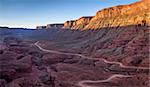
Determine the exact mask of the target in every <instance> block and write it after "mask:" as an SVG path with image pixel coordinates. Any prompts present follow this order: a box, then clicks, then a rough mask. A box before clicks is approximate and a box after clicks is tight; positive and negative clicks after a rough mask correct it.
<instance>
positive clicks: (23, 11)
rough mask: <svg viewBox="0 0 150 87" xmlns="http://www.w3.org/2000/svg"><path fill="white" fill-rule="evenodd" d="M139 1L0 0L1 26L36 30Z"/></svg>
mask: <svg viewBox="0 0 150 87" xmlns="http://www.w3.org/2000/svg"><path fill="white" fill-rule="evenodd" d="M136 1H138V0H0V26H7V27H23V28H35V27H36V26H39V25H47V24H51V23H64V22H65V21H67V20H74V19H78V18H79V17H82V16H94V15H95V14H96V12H97V11H99V10H101V9H103V8H107V7H111V6H116V5H123V4H130V3H133V2H136Z"/></svg>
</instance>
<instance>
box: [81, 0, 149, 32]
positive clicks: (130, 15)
mask: <svg viewBox="0 0 150 87" xmlns="http://www.w3.org/2000/svg"><path fill="white" fill-rule="evenodd" d="M149 8H150V1H149V0H143V1H139V2H136V3H133V4H129V5H120V6H114V7H110V8H105V9H103V10H100V11H98V12H97V13H96V16H95V17H94V18H92V20H91V21H90V23H89V24H88V25H87V26H86V27H85V28H84V29H99V28H103V27H119V26H127V25H139V26H148V25H150V21H149V20H150V9H149Z"/></svg>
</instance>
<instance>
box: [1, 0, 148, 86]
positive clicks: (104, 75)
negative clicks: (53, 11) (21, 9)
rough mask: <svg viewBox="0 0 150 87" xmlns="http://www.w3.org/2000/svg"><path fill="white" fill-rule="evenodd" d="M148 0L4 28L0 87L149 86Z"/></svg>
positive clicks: (2, 30)
mask: <svg viewBox="0 0 150 87" xmlns="http://www.w3.org/2000/svg"><path fill="white" fill-rule="evenodd" d="M149 26H150V1H149V0H141V1H138V2H135V3H132V4H129V5H120V6H114V7H110V8H105V9H102V10H100V11H98V12H97V13H96V15H95V16H87V17H81V18H79V19H77V20H71V21H66V22H65V23H62V24H47V26H37V29H16V28H8V27H0V87H149V86H150V82H149V80H150V78H149V71H150V67H149V65H150V63H149V46H150V44H149V36H150V27H149Z"/></svg>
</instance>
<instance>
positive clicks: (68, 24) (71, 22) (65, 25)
mask: <svg viewBox="0 0 150 87" xmlns="http://www.w3.org/2000/svg"><path fill="white" fill-rule="evenodd" d="M74 22H75V20H71V21H66V22H65V23H64V28H71V27H72V26H73V25H74Z"/></svg>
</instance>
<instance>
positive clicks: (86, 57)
mask: <svg viewBox="0 0 150 87" xmlns="http://www.w3.org/2000/svg"><path fill="white" fill-rule="evenodd" d="M38 43H39V42H36V43H34V45H35V46H37V47H38V48H39V49H40V50H41V51H44V52H49V53H56V54H64V55H74V56H80V57H82V58H85V59H92V60H102V61H104V62H105V63H109V64H118V65H119V66H120V67H122V68H130V69H149V68H148V67H135V66H126V65H123V64H122V63H120V62H112V61H107V60H105V59H100V58H92V57H88V56H84V55H82V54H74V53H65V52H60V51H54V50H47V49H44V48H42V47H41V46H39V45H38ZM117 77H120V78H121V77H122V78H123V77H124V78H125V77H132V76H131V75H120V74H114V75H112V76H110V77H109V78H107V79H105V80H98V81H92V80H82V81H80V82H79V83H78V84H77V85H78V86H80V87H95V86H88V85H86V84H85V83H101V82H109V81H111V80H112V79H113V78H117Z"/></svg>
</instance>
